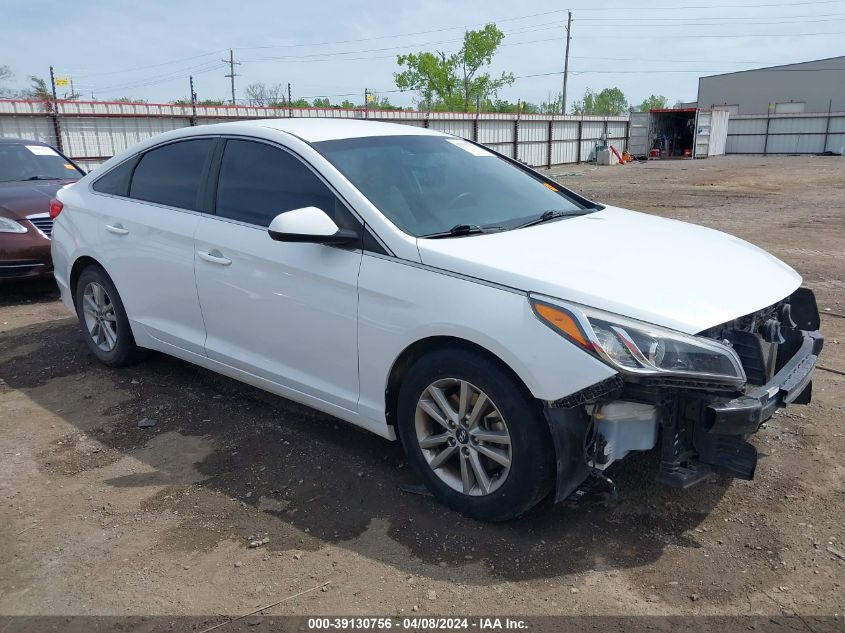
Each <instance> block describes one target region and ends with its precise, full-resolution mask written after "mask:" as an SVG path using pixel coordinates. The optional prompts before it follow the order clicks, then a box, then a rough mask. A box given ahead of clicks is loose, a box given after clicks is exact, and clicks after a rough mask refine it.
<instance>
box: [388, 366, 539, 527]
mask: <svg viewBox="0 0 845 633" xmlns="http://www.w3.org/2000/svg"><path fill="white" fill-rule="evenodd" d="M397 423H398V431H399V437H400V439H401V441H402V445H403V447H404V449H405V454H406V456H407V459H408V462H409V464H410V466H411V467H412V468H413V469H414V471H415V472H416V473H417V475H418V476H419V477H420V478H421V479H422V480H423V482H424V483H425V485H426V487H428V489H429V490H430V491H431V492H432V494H433V495H434V497H435V498H436V499H437V500H438V501H440V502H441V503H443V504H445V505H446V506H448V507H450V508H452V509H453V510H455V511H457V512H460V513H461V514H464V515H466V516H469V517H472V518H474V519H478V520H481V521H507V520H509V519H513V518H515V517H518V516H520V515H521V514H523V513H525V512H527V511H528V510H530V509H531V508H532V507H534V506H535V505H536V504H537V503H538V502H539V501H540V500H541V499H542V498H543V497H545V496H546V495H547V494H548V492H549V491H550V490H551V489H552V486H553V484H554V473H555V457H554V448H553V444H552V438H551V436H550V433H549V430H548V425H547V423H546V421H545V419H544V417H543V415H542V411H541V409H540V405H539V404H538V402H537V401H536V400H535V399H534V398H532V397H531V395H530V394H529V393H528V392H527V391H526V389H525V388H524V386H523V385H521V384H520V383H518V382H517V380H516V379H514V378H513V377H512V376H511V375H510V374H509V372H507V370H506V369H504V368H502V367H501V366H500V365H498V364H497V363H495V362H491V361H490V359H489V358H487V357H485V356H484V355H482V354H479V353H477V352H473V351H470V350H464V349H455V350H440V351H435V352H431V353H430V354H427V355H426V356H424V357H423V358H421V359H420V360H419V361H417V362H416V363H415V364H414V365H413V366H412V367H411V368H410V369H409V371H408V374H407V375H406V376H405V379H404V381H403V383H402V386H401V388H400V391H399V406H398V416H397Z"/></svg>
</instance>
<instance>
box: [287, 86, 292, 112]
mask: <svg viewBox="0 0 845 633" xmlns="http://www.w3.org/2000/svg"><path fill="white" fill-rule="evenodd" d="M288 117H293V99H291V96H290V82H288Z"/></svg>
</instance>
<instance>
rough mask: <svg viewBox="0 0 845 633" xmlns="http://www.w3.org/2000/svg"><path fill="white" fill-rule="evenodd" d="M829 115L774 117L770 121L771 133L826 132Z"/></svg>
mask: <svg viewBox="0 0 845 633" xmlns="http://www.w3.org/2000/svg"><path fill="white" fill-rule="evenodd" d="M826 125H827V117H811V118H807V117H787V118H783V119H776V118H774V117H773V118H772V120H771V121H770V122H769V134H792V133H795V134H806V133H808V132H824V130H825V126H826Z"/></svg>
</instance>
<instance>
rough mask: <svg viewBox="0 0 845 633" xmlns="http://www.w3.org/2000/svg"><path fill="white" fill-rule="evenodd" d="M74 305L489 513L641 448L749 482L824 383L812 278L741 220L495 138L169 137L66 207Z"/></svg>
mask: <svg viewBox="0 0 845 633" xmlns="http://www.w3.org/2000/svg"><path fill="white" fill-rule="evenodd" d="M51 215H52V216H53V217H54V218H55V225H54V228H53V244H52V254H53V262H54V266H55V276H56V280H57V281H58V284H59V287H60V289H61V294H62V299H63V301H64V302H65V304H66V305H67V306H68V307H69V308H70V309H72V310H73V311H74V312H75V313H76V314H77V315H78V317H79V320H80V323H81V325H82V331H83V333H84V336H85V340H86V342H87V344H88V346H89V347H90V349H91V352H92V353H93V354H94V355H95V356H96V357H97V358H98V359H100V360H101V361H102V362H104V363H105V364H107V365H110V366H113V367H117V366H120V365H124V364H127V363H130V362H133V361H135V360H137V359H138V358H140V356H141V355H142V354H141V352H142V350H144V349H153V350H158V351H160V352H164V353H166V354H171V355H173V356H176V357H179V358H181V359H184V360H186V361H189V362H192V363H196V364H197V365H200V366H202V367H206V368H208V369H211V370H213V371H216V372H219V373H221V374H225V375H226V376H230V377H232V378H235V379H238V380H241V381H244V382H246V383H249V384H251V385H254V386H257V387H260V388H262V389H266V390H268V391H271V392H273V393H276V394H279V395H281V396H284V397H286V398H290V399H291V400H295V401H297V402H301V403H304V404H307V405H309V406H312V407H314V408H316V409H320V410H321V411H325V412H327V413H330V414H332V415H334V416H337V417H338V418H342V419H344V420H347V421H349V422H351V423H353V424H356V425H359V426H361V427H363V428H365V429H367V430H369V431H372V432H373V433H376V434H378V435H381V436H383V437H385V438H389V439H391V440H393V439H397V438H398V439H400V440H401V442H402V445H403V447H404V450H405V452H406V454H407V459H408V462H409V463H410V465H411V466H412V467H413V469H414V471H415V472H416V473H417V475H418V476H419V477H420V478H421V479H422V481H423V482H424V483H425V485H426V486H427V487H428V488H429V489H430V490H431V492H432V493H433V494H434V496H435V497H436V498H437V499H439V500H440V501H442V502H443V503H445V504H447V505H448V506H450V507H451V508H454V509H455V510H457V511H459V512H462V513H464V514H467V515H469V516H472V517H475V518H478V519H482V520H488V521H499V520H506V519H509V518H513V517H516V516H518V515H520V514H522V513H524V512H525V511H527V510H528V509H530V508H531V507H532V506H534V505H535V504H536V503H537V502H539V501H540V500H541V499H543V498H544V497H546V496H547V495H554V496H555V498H556V499H558V500H560V499H565V498H567V497H569V496H570V495H573V493H577V492H578V490H579V489H582V488H583V486H584V485H586V483H589V481H603V482H605V484H607V485H612V482H610V480H609V479H608V478H607V477H606V475H605V474H604V471H605V469H606V468H607V467H608V466H609V465H610V464H612V463H613V462H615V461H617V460H619V459H622V458H623V457H625V456H626V455H627V454H628V453H630V452H631V451H645V450H651V449H653V448H655V446H658V444H659V449H658V450H659V451H660V454H661V460H660V467H659V471H658V472H657V476H658V478H659V479H660V480H661V481H663V482H665V483H666V484H669V485H672V486H677V487H687V486H690V485H693V484H695V483H697V482H700V481H702V480H703V479H705V478H707V477H709V476H710V475H711V473H713V472H723V473H728V474H731V475H733V476H736V477H742V478H746V479H750V478H751V477H752V476H753V474H754V468H755V465H756V460H757V454H756V451H755V450H754V447H753V446H752V445H751V444H749V443H748V442H747V441H746V437H747V436H748V434H750V433H753V432H755V431H756V430H757V429H758V428H759V427H760V425H761V423H762V422H763V421H765V420H766V419H768V418H769V417H770V416H771V415H772V413H773V412H774V410H775V409H776V408H777V407H779V406H783V405H784V404H788V403H791V402H796V403H806V402H808V401H809V399H810V393H811V382H810V381H811V378H812V372H813V368H814V366H815V362H816V358H817V356H818V353H819V351H820V349H821V345H822V340H823V339H822V337H821V336H820V334H819V332H818V328H819V318H818V310H817V308H816V304H815V299H814V298H813V294H812V292H811V291H809V290H807V289H805V288H800V285H801V278H800V277H799V275H798V274H797V273H796V272H795V271H794V270H792V269H791V268H789V267H788V266H787V265H785V264H783V263H782V262H780V261H778V260H777V259H775V258H774V257H772V256H771V255H769V254H767V253H765V252H764V251H762V250H760V249H758V248H756V247H754V246H752V245H751V244H748V243H746V242H743V241H741V240H739V239H737V238H734V237H731V236H729V235H725V234H722V233H719V232H716V231H712V230H709V229H706V228H702V227H699V226H694V225H690V224H685V223H682V222H676V221H672V220H666V219H661V218H658V217H654V216H650V215H644V214H640V213H636V212H633V211H627V210H625V209H620V208H614V207H609V206H604V205H601V204H597V203H595V202H591V201H589V200H587V199H585V198H583V197H582V196H580V195H578V194H576V193H574V192H572V191H569V190H567V189H564V188H563V187H561V186H560V185H559V184H557V183H556V182H554V181H552V180H550V179H548V178H546V177H545V176H543V175H542V174H539V173H537V172H535V171H533V170H532V169H530V168H529V167H526V166H525V165H523V164H520V163H519V162H517V161H514V160H512V159H510V158H507V157H505V156H502V155H499V154H496V153H494V152H492V151H490V150H488V149H486V148H484V147H482V146H480V145H477V144H475V143H472V142H469V141H466V140H463V139H460V138H456V137H454V136H449V135H447V134H442V133H438V132H435V131H432V130H428V129H423V128H416V127H410V126H404V125H393V124H386V123H377V122H367V121H349V120H331V119H328V120H327V119H300V120H266V121H250V122H238V123H223V124H218V125H208V126H201V127H193V128H185V129H180V130H176V131H173V132H169V133H166V134H163V135H160V136H157V137H154V138H152V139H149V140H147V141H145V142H143V143H141V144H139V145H136V146H135V147H133V148H131V149H129V150H127V151H125V152H123V153H122V154H120V155H118V156H115V157H114V158H112V159H111V160H109V161H108V162H106V163H105V164H104V165H103V166H102V167H101V168H100V169H97V170H96V171H94V172H93V173H91V174H89V175H88V176H86V177H84V178H82V179H81V180H80V181H78V182H77V183H75V184H72V185H69V186H67V187H65V188H64V189H62V190H61V191H60V193H59V194H58V199H57V200H55V201H54V202H53V204H52V207H51Z"/></svg>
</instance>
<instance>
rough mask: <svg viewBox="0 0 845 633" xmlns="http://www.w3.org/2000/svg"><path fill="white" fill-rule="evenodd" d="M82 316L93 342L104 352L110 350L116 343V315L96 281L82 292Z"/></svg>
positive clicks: (104, 292) (107, 296)
mask: <svg viewBox="0 0 845 633" xmlns="http://www.w3.org/2000/svg"><path fill="white" fill-rule="evenodd" d="M82 316H83V321H84V322H85V329H86V330H87V331H88V335H89V336H90V337H91V340H92V341H94V344H95V345H96V346H97V347H98V348H100V349H101V350H103V351H104V352H110V351H112V350H113V349H114V348H115V346H116V345H117V317H116V316H115V312H114V304H113V303H112V301H111V298H110V297H109V295H108V293H107V292H106V289H105V288H104V287H103V286H102V285H101V284H99V283H97V282H96V281H92V282H90V283H89V284H88V285H87V286H85V290H84V292H83V293H82Z"/></svg>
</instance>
